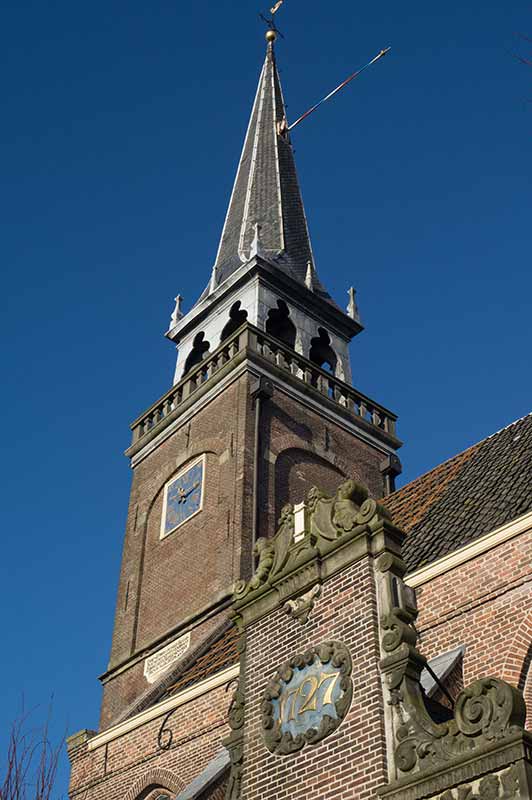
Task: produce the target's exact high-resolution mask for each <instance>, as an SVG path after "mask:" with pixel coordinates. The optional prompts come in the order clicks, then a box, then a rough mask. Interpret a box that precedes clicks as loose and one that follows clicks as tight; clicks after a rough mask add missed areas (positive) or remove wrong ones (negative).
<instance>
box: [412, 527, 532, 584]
mask: <svg viewBox="0 0 532 800" xmlns="http://www.w3.org/2000/svg"><path fill="white" fill-rule="evenodd" d="M529 530H532V511H528V512H527V513H526V514H523V516H521V517H517V519H514V520H512V521H511V522H507V523H506V524H505V525H501V526H500V527H499V528H495V530H493V531H490V532H489V533H486V534H484V536H481V537H480V538H479V539H475V541H474V542H471V543H470V544H466V545H464V547H460V548H459V549H458V550H455V551H454V552H452V553H449V554H448V555H446V556H443V557H442V558H438V559H437V561H434V562H433V563H432V564H429V565H428V566H426V567H421V568H420V569H416V570H414V572H411V573H410V574H409V575H406V577H405V583H406V584H407V585H408V586H411V587H412V589H415V588H416V587H417V586H422V585H423V584H424V583H428V582H429V581H431V580H433V578H437V577H438V575H443V574H444V573H445V572H449V570H451V569H455V567H459V566H460V565H461V564H465V563H466V562H467V561H471V559H473V558H476V557H477V556H480V555H482V554H483V553H487V552H488V550H492V549H493V548H494V547H497V545H499V544H502V543H503V542H507V541H508V540H509V539H513V538H514V537H515V536H519V535H520V534H521V533H526V532H527V531H529Z"/></svg>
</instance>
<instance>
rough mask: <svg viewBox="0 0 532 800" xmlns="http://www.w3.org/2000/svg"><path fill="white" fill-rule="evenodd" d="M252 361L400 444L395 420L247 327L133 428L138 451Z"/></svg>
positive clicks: (378, 407)
mask: <svg viewBox="0 0 532 800" xmlns="http://www.w3.org/2000/svg"><path fill="white" fill-rule="evenodd" d="M237 356H238V358H237ZM246 358H248V359H250V360H251V361H254V362H257V363H261V362H262V363H263V364H264V362H268V363H269V364H271V365H272V366H273V367H274V368H276V369H277V370H280V371H281V372H284V373H287V374H289V375H290V376H292V379H296V382H301V383H302V384H304V385H305V387H307V388H308V389H310V391H311V392H312V391H316V392H319V393H320V394H322V395H324V396H325V397H326V398H328V400H329V401H331V402H332V403H334V404H336V405H338V406H339V407H341V409H343V411H344V413H345V412H347V413H348V414H349V415H350V416H352V417H353V418H354V419H356V420H358V421H362V425H363V427H366V429H368V430H372V429H373V430H374V431H375V432H379V431H380V432H381V433H382V434H385V435H386V434H387V435H388V436H389V437H390V438H392V439H393V440H395V442H396V443H397V444H399V442H397V440H396V439H395V423H396V420H397V417H396V416H395V414H393V413H392V412H391V411H388V410H387V409H386V408H384V407H383V406H381V405H379V404H378V403H375V402H374V401H373V400H370V399H369V398H368V397H366V396H365V395H363V394H361V393H360V392H358V391H357V390H356V389H353V387H352V386H349V385H348V384H347V383H344V381H341V380H339V379H338V378H336V377H335V376H334V375H332V374H330V373H329V372H327V371H326V370H324V369H321V367H318V366H317V365H316V364H314V363H313V362H312V361H309V359H308V358H305V357H304V356H301V355H299V354H298V353H295V352H294V351H293V350H292V349H291V348H290V347H288V346H287V345H285V344H284V343H283V342H281V341H279V340H278V339H275V338H274V337H272V336H269V335H268V334H266V333H264V332H263V331H260V330H259V329H258V328H256V327H255V326H253V325H251V324H249V323H245V324H244V325H242V326H241V327H240V328H239V329H238V330H237V331H235V332H234V333H233V334H231V336H229V337H228V338H227V339H226V340H225V341H224V342H223V343H222V344H221V345H220V346H219V347H218V348H217V349H216V350H214V351H213V352H212V353H208V354H207V355H206V356H205V358H204V359H203V361H202V362H201V363H200V364H198V365H197V366H196V367H194V368H193V369H191V370H190V372H189V373H188V374H187V375H185V377H184V378H182V379H181V380H180V381H179V382H178V383H176V385H175V386H173V387H172V388H171V389H170V391H169V392H167V393H166V394H165V395H164V396H163V397H161V399H160V400H158V401H157V402H156V403H154V405H152V406H151V407H150V408H149V409H148V410H147V411H146V412H145V413H144V414H142V415H141V416H140V417H138V419H136V420H135V421H134V422H133V424H132V425H131V430H132V432H133V442H132V446H135V445H137V443H139V442H140V441H141V440H142V439H143V438H144V437H145V436H147V434H149V433H150V432H153V433H155V428H156V427H161V428H162V427H163V426H162V425H161V426H160V425H159V424H160V423H161V422H162V421H163V420H166V419H168V417H169V416H170V415H172V418H175V417H176V416H177V415H178V409H179V407H180V406H182V405H184V404H185V403H186V401H188V400H189V398H191V396H192V395H193V394H194V393H195V392H196V391H198V389H200V388H201V387H203V386H204V384H206V383H208V382H210V381H211V380H212V379H213V378H214V377H215V376H220V372H221V370H223V371H224V372H227V371H230V369H231V368H232V366H231V365H230V362H234V365H235V366H236V365H237V364H238V363H240V362H241V361H243V360H245V359H246ZM228 365H229V366H228ZM187 405H188V403H187ZM174 412H177V413H174Z"/></svg>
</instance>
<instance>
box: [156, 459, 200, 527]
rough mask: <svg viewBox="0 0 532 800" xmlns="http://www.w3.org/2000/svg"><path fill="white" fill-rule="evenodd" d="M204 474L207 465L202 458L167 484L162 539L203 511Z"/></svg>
mask: <svg viewBox="0 0 532 800" xmlns="http://www.w3.org/2000/svg"><path fill="white" fill-rule="evenodd" d="M204 472H205V464H204V457H203V456H202V457H201V458H200V459H198V460H197V461H195V462H194V463H193V464H191V465H190V466H189V467H187V468H186V469H185V470H183V472H180V473H179V475H178V476H177V477H176V478H172V480H171V481H169V482H168V483H167V484H166V487H165V490H164V499H163V517H162V522H161V539H163V538H164V537H165V536H168V534H169V533H172V531H175V529H176V528H179V526H180V525H182V524H183V523H184V522H186V521H187V520H188V519H190V517H192V516H194V514H197V513H198V512H199V511H201V509H202V506H203V477H204Z"/></svg>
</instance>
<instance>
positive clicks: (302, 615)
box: [283, 584, 321, 625]
mask: <svg viewBox="0 0 532 800" xmlns="http://www.w3.org/2000/svg"><path fill="white" fill-rule="evenodd" d="M320 594H321V586H320V585H319V584H316V586H314V587H313V588H312V589H310V590H309V591H308V592H306V593H305V594H302V595H301V597H296V599H295V600H287V601H286V603H285V604H284V606H283V608H284V610H285V613H286V614H288V616H289V617H292V619H297V620H298V621H299V623H300V624H301V625H306V623H307V622H308V618H309V615H310V612H311V611H312V609H313V608H314V604H315V602H316V600H317V599H318V597H319V596H320Z"/></svg>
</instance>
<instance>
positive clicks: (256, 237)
mask: <svg viewBox="0 0 532 800" xmlns="http://www.w3.org/2000/svg"><path fill="white" fill-rule="evenodd" d="M253 229H254V234H253V241H252V242H251V250H250V251H249V257H250V259H251V258H253V257H254V256H262V248H261V246H260V225H259V223H258V222H256V223H255V225H254V226H253Z"/></svg>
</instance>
